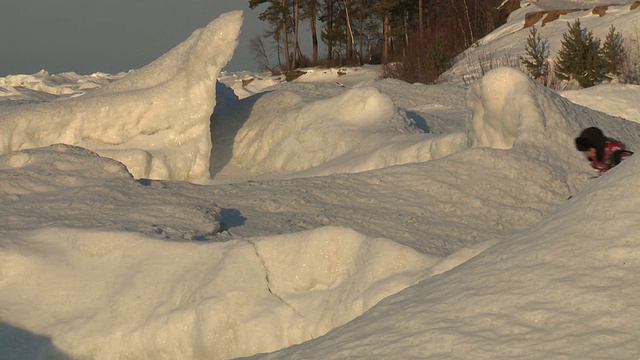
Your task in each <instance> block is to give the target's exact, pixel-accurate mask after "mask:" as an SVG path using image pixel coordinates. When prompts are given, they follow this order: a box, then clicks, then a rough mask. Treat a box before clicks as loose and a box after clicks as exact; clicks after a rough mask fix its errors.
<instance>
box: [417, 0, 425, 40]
mask: <svg viewBox="0 0 640 360" xmlns="http://www.w3.org/2000/svg"><path fill="white" fill-rule="evenodd" d="M418 22H419V24H418V29H419V31H420V40H421V42H422V41H424V0H418Z"/></svg>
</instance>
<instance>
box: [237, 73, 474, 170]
mask: <svg viewBox="0 0 640 360" xmlns="http://www.w3.org/2000/svg"><path fill="white" fill-rule="evenodd" d="M294 89H298V90H302V91H292V90H278V91H272V92H269V93H266V94H265V95H263V96H262V97H261V98H260V99H258V100H257V101H256V103H255V105H254V107H253V111H252V112H251V115H250V116H249V119H248V120H247V121H246V123H245V124H244V125H243V126H242V128H241V129H240V130H239V131H238V135H237V137H236V138H235V142H234V145H233V160H234V161H235V162H236V164H237V165H238V166H240V167H241V168H244V169H245V170H247V171H249V172H251V174H253V175H260V174H268V173H281V174H288V175H289V176H316V175H326V174H331V173H345V172H361V171H366V170H371V169H376V168H381V167H385V166H391V165H396V164H401V163H407V162H415V161H420V160H430V159H431V158H432V157H434V156H433V153H435V154H436V155H437V156H444V155H446V154H449V153H451V152H455V151H457V150H459V149H460V148H461V147H462V146H464V139H463V138H462V137H461V136H460V135H461V134H454V135H453V136H443V137H441V138H440V139H439V141H434V140H435V138H434V137H428V136H426V135H424V134H423V131H422V130H421V129H419V128H418V127H417V126H416V124H415V122H414V121H413V120H411V119H410V118H408V117H407V115H406V113H405V112H404V111H402V110H401V109H399V108H398V106H397V105H396V104H395V103H394V101H393V100H391V98H390V97H389V96H387V95H385V94H383V93H381V92H380V90H378V89H377V88H375V87H372V86H363V87H355V88H352V89H348V90H346V91H345V90H336V91H337V92H339V93H338V94H336V95H335V96H332V97H325V98H318V96H317V95H315V94H313V93H312V92H313V90H314V89H313V88H312V87H311V86H306V87H305V86H298V87H294ZM305 91H309V92H308V93H305ZM442 139H445V140H442ZM381 144H382V145H381Z"/></svg>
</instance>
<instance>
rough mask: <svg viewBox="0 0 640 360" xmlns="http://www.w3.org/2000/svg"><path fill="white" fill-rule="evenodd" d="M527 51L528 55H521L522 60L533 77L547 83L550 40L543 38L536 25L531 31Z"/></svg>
mask: <svg viewBox="0 0 640 360" xmlns="http://www.w3.org/2000/svg"><path fill="white" fill-rule="evenodd" d="M525 52H526V54H527V56H528V57H527V58H525V57H520V62H521V63H522V65H524V67H526V68H527V70H528V71H529V74H530V75H531V77H532V78H534V79H536V80H539V81H542V82H543V83H545V82H546V79H547V76H548V75H549V60H548V58H549V41H548V40H547V39H544V40H543V39H542V37H541V36H540V33H539V32H538V30H537V29H536V27H535V26H533V27H531V31H530V32H529V37H528V38H527V44H526V45H525Z"/></svg>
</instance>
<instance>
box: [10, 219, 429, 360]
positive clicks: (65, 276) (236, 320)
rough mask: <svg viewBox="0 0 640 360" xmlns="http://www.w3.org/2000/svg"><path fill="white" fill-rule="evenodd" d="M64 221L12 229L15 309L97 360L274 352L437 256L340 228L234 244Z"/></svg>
mask: <svg viewBox="0 0 640 360" xmlns="http://www.w3.org/2000/svg"><path fill="white" fill-rule="evenodd" d="M57 230H58V231H59V232H61V233H63V234H64V236H63V237H60V239H64V240H63V241H60V240H54V239H51V238H50V237H49V236H48V234H50V230H35V231H31V232H29V233H27V235H26V236H25V235H24V234H25V233H22V234H21V235H17V234H16V235H15V237H14V235H13V234H12V233H9V234H5V237H4V239H5V240H4V241H3V252H1V253H0V274H2V276H0V285H2V288H3V295H2V296H3V298H4V299H5V301H4V303H5V304H11V305H10V308H9V309H7V310H8V311H7V312H6V314H7V316H5V317H4V319H5V321H8V322H12V321H16V320H18V319H19V320H20V324H21V326H26V327H27V328H29V329H32V331H35V332H38V333H47V334H48V335H49V336H51V337H52V338H54V339H55V345H56V346H58V347H59V348H60V349H65V352H68V353H69V355H71V356H82V355H83V354H92V357H94V358H97V359H113V358H118V357H121V356H124V355H126V356H128V357H135V358H189V359H199V358H207V359H229V358H235V357H238V356H244V355H251V354H255V353H257V352H267V351H274V350H277V349H278V348H282V347H285V346H288V345H290V344H292V343H300V342H303V341H305V340H309V339H311V338H315V337H318V336H320V335H323V334H324V333H326V332H327V331H329V330H330V329H331V328H333V327H335V326H338V325H342V324H344V323H346V322H348V321H350V320H351V319H353V318H355V317H357V316H359V315H360V314H362V313H363V312H364V311H366V310H367V309H368V308H370V307H371V306H373V305H374V304H375V303H377V302H378V301H379V300H381V299H383V298H384V297H386V296H388V295H389V294H392V293H395V292H397V291H400V290H401V289H403V288H406V287H408V286H411V285H413V284H415V283H416V282H417V281H418V280H419V279H421V278H423V277H424V276H425V273H426V272H428V269H429V267H430V266H432V265H433V264H434V263H435V260H434V259H433V258H431V257H428V256H425V255H422V254H420V253H418V252H416V251H415V250H413V249H411V248H408V247H405V246H402V245H399V244H396V243H394V242H392V241H390V240H386V239H381V238H371V237H367V236H364V235H362V234H359V233H357V232H355V231H353V230H350V229H346V228H339V227H326V228H319V229H315V230H311V231H305V232H300V233H294V234H288V235H282V236H272V237H264V238H253V239H236V240H233V241H229V242H224V243H216V242H211V243H199V242H162V241H157V240H154V239H150V238H148V237H144V236H140V235H135V234H131V233H115V232H104V233H101V232H100V231H99V230H78V229H68V228H60V229H57ZM25 243H26V244H29V246H24V244H25ZM181 259H184V260H183V261H180V260H181ZM96 279H100V281H96ZM25 288H33V289H35V288H38V289H39V290H38V291H34V292H25V291H21V290H20V289H25ZM18 290H20V291H18ZM43 292H45V293H47V294H48V296H46V297H45V298H43V297H42V296H40V294H42V293H43ZM67 294H83V295H82V296H73V297H69V296H68V295H67ZM31 296H33V297H36V296H37V297H38V301H35V299H31V301H30V300H29V297H31ZM105 324H110V329H111V331H109V332H108V333H105V331H104V326H105ZM256 334H259V336H256ZM47 351H48V349H42V351H41V352H42V353H46V352H47Z"/></svg>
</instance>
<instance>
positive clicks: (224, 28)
mask: <svg viewBox="0 0 640 360" xmlns="http://www.w3.org/2000/svg"><path fill="white" fill-rule="evenodd" d="M241 24H242V12H240V11H237V12H231V13H227V14H223V15H221V16H220V17H219V18H218V19H216V20H214V21H212V22H211V23H210V24H209V25H207V26H206V27H205V28H203V29H199V30H196V31H195V32H194V33H193V34H192V35H191V36H190V37H189V38H188V39H186V40H185V41H184V42H183V43H181V44H179V45H178V46H176V47H175V48H174V49H173V50H171V51H169V52H168V53H166V54H165V55H163V56H162V57H160V58H158V59H157V60H155V61H154V62H152V63H150V64H149V65H147V66H145V67H143V68H142V69H139V70H136V71H132V72H130V73H129V74H128V75H127V76H125V77H124V78H121V79H119V80H116V81H114V82H113V83H111V84H108V85H106V86H104V87H102V88H100V89H98V90H96V91H89V92H87V93H86V94H85V95H83V96H78V97H73V98H66V99H60V100H58V101H50V102H45V103H39V104H29V106H25V107H22V106H14V107H12V108H11V109H10V111H6V112H2V114H0V133H1V134H2V135H1V136H0V154H6V153H9V152H11V151H16V150H22V149H28V148H34V147H41V146H47V145H51V144H55V143H66V144H70V145H77V146H82V147H85V148H88V149H91V150H93V151H95V152H97V153H99V154H101V155H105V156H109V157H111V158H114V159H116V160H119V161H121V162H122V163H124V164H125V165H126V166H127V168H128V169H129V171H130V172H131V173H132V174H133V175H134V176H135V177H137V178H143V177H144V178H163V179H175V180H197V179H200V178H203V177H208V176H209V159H210V152H211V137H210V133H209V118H210V116H211V113H212V112H213V109H214V106H215V83H216V81H217V76H218V74H219V72H220V69H221V68H222V67H223V66H224V65H225V64H226V63H227V62H228V61H229V59H230V58H231V56H232V55H233V51H234V49H235V47H236V46H237V42H238V36H239V32H240V26H241Z"/></svg>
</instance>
